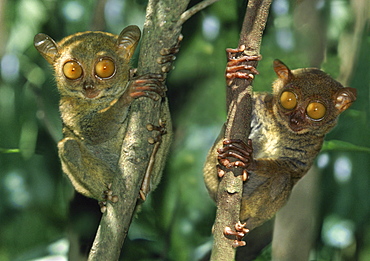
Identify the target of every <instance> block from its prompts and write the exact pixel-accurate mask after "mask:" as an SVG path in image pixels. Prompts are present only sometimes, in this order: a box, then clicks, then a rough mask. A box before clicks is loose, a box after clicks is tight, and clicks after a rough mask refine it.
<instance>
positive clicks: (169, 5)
mask: <svg viewBox="0 0 370 261" xmlns="http://www.w3.org/2000/svg"><path fill="white" fill-rule="evenodd" d="M189 1H190V0H149V2H148V6H147V11H146V21H145V24H144V28H143V37H142V42H141V49H140V57H139V63H138V68H137V74H138V75H143V74H146V73H157V74H159V73H163V74H164V78H166V73H167V72H168V71H170V69H171V68H172V63H171V62H169V63H165V64H163V63H162V64H161V63H159V62H158V58H160V56H161V51H162V50H164V49H167V50H169V49H171V48H172V47H173V46H174V45H175V44H176V43H177V41H178V37H179V35H180V32H181V27H182V23H183V22H185V20H186V19H187V18H189V17H190V16H188V17H187V18H186V19H184V18H182V19H181V22H178V21H179V20H180V16H181V15H182V14H183V13H184V11H185V10H186V7H187V5H188V3H189ZM204 7H205V6H204ZM198 10H201V8H200V9H198ZM128 119H129V122H128V128H127V132H126V137H125V138H124V141H123V145H122V151H121V158H120V166H119V167H120V169H121V176H117V177H115V179H114V180H113V183H112V189H113V190H114V194H117V195H118V197H119V201H118V202H117V203H115V204H108V205H107V210H106V212H105V213H104V214H103V216H102V220H101V222H100V225H99V228H98V232H97V235H96V238H95V241H94V243H93V247H92V249H91V250H90V255H89V260H112V261H114V260H118V258H119V255H120V251H121V248H122V245H123V242H124V240H125V237H126V235H127V232H128V229H129V226H130V223H131V219H132V216H133V214H134V211H135V208H136V205H137V199H138V196H139V190H140V187H141V184H142V181H143V178H144V174H145V172H146V170H147V168H148V165H149V161H151V155H152V152H153V149H154V146H156V145H153V144H150V143H149V142H148V138H152V137H153V135H155V134H153V133H151V132H149V131H148V130H147V128H146V126H147V124H148V123H150V124H152V125H158V123H159V120H160V119H166V128H167V134H166V138H163V139H162V143H161V144H160V146H163V147H169V143H170V142H171V139H170V138H169V137H170V136H171V132H172V126H171V121H170V115H169V110H168V102H167V99H166V98H165V99H162V100H159V101H153V100H152V99H148V98H139V99H137V100H135V101H134V102H133V103H132V105H131V107H130V114H129V115H128ZM157 145H158V144H157ZM159 150H161V148H159ZM159 156H160V159H159V160H160V162H161V163H162V165H163V164H164V162H165V157H166V155H159Z"/></svg>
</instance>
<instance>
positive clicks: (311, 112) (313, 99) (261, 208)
mask: <svg viewBox="0 0 370 261" xmlns="http://www.w3.org/2000/svg"><path fill="white" fill-rule="evenodd" d="M233 63H235V62H233ZM229 64H230V63H229ZM229 66H230V65H229ZM233 68H234V69H235V66H234V67H233ZM239 68H240V70H243V69H245V68H243V67H242V66H239ZM274 70H275V72H276V74H277V76H278V79H277V80H276V81H275V82H274V83H273V93H272V94H270V93H254V95H253V106H254V110H253V113H252V122H251V134H250V136H249V141H248V144H245V143H244V142H242V141H240V140H222V138H218V140H217V141H216V143H215V144H214V146H213V148H211V150H210V152H209V154H208V157H207V161H206V164H205V167H204V179H205V183H206V186H207V189H208V191H209V193H210V195H211V197H212V198H213V199H214V200H216V194H217V188H218V184H219V180H220V178H222V175H223V173H224V172H225V171H226V170H227V169H230V168H234V167H238V168H243V169H244V173H245V174H246V173H248V178H246V180H245V181H244V185H243V195H242V202H241V204H242V205H241V212H240V221H241V222H242V223H245V224H241V223H239V224H237V225H236V227H235V228H236V230H237V232H236V233H235V232H232V231H230V229H229V228H227V229H226V230H225V234H229V235H230V234H233V235H235V236H236V238H237V243H238V242H239V243H240V245H244V244H243V242H241V241H240V240H241V238H242V237H243V235H244V233H245V232H247V229H245V228H248V229H249V230H251V229H254V228H256V227H258V226H260V225H262V224H263V223H264V222H265V221H267V220H269V219H271V218H272V217H273V216H274V215H275V213H276V212H277V211H278V210H279V209H280V208H281V207H282V206H283V205H284V204H285V203H286V201H287V200H288V197H289V194H290V192H291V190H292V188H293V186H294V185H295V184H296V183H297V182H298V181H299V179H300V178H302V176H303V175H305V174H306V173H307V171H308V170H309V168H310V167H311V165H312V164H313V162H314V159H315V157H316V156H317V154H318V153H319V151H320V149H321V146H322V144H323V141H324V136H325V134H327V133H328V132H329V131H330V130H331V129H332V128H333V127H334V126H335V125H336V123H337V118H338V116H339V114H341V113H342V112H343V111H345V110H346V109H347V108H348V107H349V106H350V105H351V104H352V103H353V102H354V101H355V100H356V90H355V89H353V88H350V87H346V88H345V87H343V86H342V85H341V84H340V83H339V82H337V81H335V80H334V79H333V78H331V77H330V76H329V75H327V74H326V73H324V72H323V71H321V70H319V69H314V68H306V69H297V70H290V69H289V68H288V67H287V66H286V65H285V64H283V63H282V62H281V61H279V60H275V61H274ZM229 71H230V72H232V73H233V74H231V77H237V78H248V77H252V76H250V75H248V74H245V73H243V72H238V73H235V72H234V71H235V70H233V69H231V70H230V68H227V72H229ZM223 134H224V131H221V134H220V137H223V136H224V135H223Z"/></svg>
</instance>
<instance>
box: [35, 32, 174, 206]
mask: <svg viewBox="0 0 370 261" xmlns="http://www.w3.org/2000/svg"><path fill="white" fill-rule="evenodd" d="M140 35H141V33H140V29H139V28H138V27H137V26H128V27H126V28H125V29H123V30H122V32H121V33H120V35H119V36H118V35H113V34H110V33H105V32H83V33H76V34H73V35H70V36H68V37H66V38H64V39H62V40H61V41H60V42H58V43H56V42H55V41H54V40H53V39H52V38H51V37H49V36H47V35H45V34H37V35H36V36H35V40H34V44H35V47H36V49H37V50H38V51H39V52H40V53H41V55H42V56H43V57H44V58H45V59H46V60H47V61H48V62H49V63H50V64H51V65H53V67H54V70H55V79H56V82H57V86H58V91H59V93H60V105H59V109H60V113H61V118H62V121H63V135H64V138H63V139H62V140H61V141H60V142H59V143H58V150H59V157H60V159H61V163H62V168H63V171H64V173H65V174H67V176H68V177H69V179H70V180H71V182H72V184H73V186H74V187H75V189H76V190H77V191H78V192H80V193H81V194H83V195H85V196H87V197H92V198H95V199H97V200H98V201H99V202H102V211H104V210H105V207H104V204H105V203H106V200H111V201H113V202H115V201H117V200H118V198H117V197H116V196H113V195H112V191H111V187H110V186H111V182H112V180H113V177H114V176H115V175H120V174H119V173H120V168H119V165H120V164H124V163H122V162H120V155H121V151H122V150H123V149H124V148H122V142H123V139H124V137H125V135H126V128H127V123H128V120H127V117H128V114H129V109H130V104H131V103H132V101H133V100H134V99H136V98H139V97H149V98H151V99H154V100H158V99H162V98H163V97H165V91H166V90H165V86H164V85H163V75H157V74H148V75H143V76H139V77H133V72H132V70H130V59H131V57H132V55H133V54H134V51H135V48H136V46H137V45H138V42H139V39H140ZM167 58H168V57H167ZM168 60H170V59H167V61H168ZM167 116H168V115H167ZM162 122H166V119H163V121H162ZM153 124H154V123H153ZM148 127H149V129H148V130H150V131H153V130H158V131H159V132H160V134H164V135H163V139H169V138H170V133H168V132H167V133H165V131H164V130H163V128H164V126H162V127H163V128H156V127H155V126H154V125H150V124H149V125H148ZM144 128H145V126H144ZM168 131H170V130H168ZM165 143H167V142H165ZM167 149H168V148H166V147H163V146H162V147H161V148H160V150H161V151H160V153H161V154H166V151H167ZM160 161H161V160H159V162H155V163H154V164H155V165H157V167H156V168H153V169H154V170H156V171H154V173H152V174H151V176H146V177H145V178H146V179H149V180H144V182H143V184H144V183H145V184H146V185H145V188H142V190H141V197H142V198H145V195H146V193H148V192H149V189H151V190H153V189H154V188H155V187H156V185H157V184H158V182H159V180H160V176H161V173H160V172H161V169H160V167H158V166H160V164H161V162H160ZM147 184H149V185H150V186H148V185H147ZM149 187H150V188H149ZM112 190H113V188H112Z"/></svg>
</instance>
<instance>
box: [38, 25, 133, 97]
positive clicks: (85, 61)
mask: <svg viewBox="0 0 370 261" xmlns="http://www.w3.org/2000/svg"><path fill="white" fill-rule="evenodd" d="M139 39H140V29H139V28H138V27H137V26H133V25H131V26H128V27H126V28H125V29H123V30H122V32H121V33H120V35H119V36H117V35H113V34H109V33H104V32H83V33H76V34H73V35H70V36H68V37H66V38H64V39H63V40H61V41H60V42H58V43H56V42H55V41H54V40H53V39H52V38H51V37H49V36H48V35H46V34H37V35H36V36H35V39H34V45H35V47H36V49H37V50H38V51H39V52H40V53H41V55H42V56H43V57H44V58H45V59H46V60H47V61H48V62H49V63H50V64H51V65H53V67H54V70H55V75H56V79H57V84H58V89H59V92H60V94H61V95H62V96H73V97H80V98H82V99H98V98H100V97H105V96H116V95H117V94H119V93H120V92H123V91H124V90H125V88H126V86H116V84H121V85H122V83H127V81H128V78H129V68H130V67H129V61H130V59H131V57H132V55H133V53H134V51H135V48H136V46H137V44H138V42H139Z"/></svg>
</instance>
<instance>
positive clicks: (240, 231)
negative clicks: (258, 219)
mask: <svg viewBox="0 0 370 261" xmlns="http://www.w3.org/2000/svg"><path fill="white" fill-rule="evenodd" d="M245 225H246V224H245V223H241V222H240V221H238V222H237V223H236V224H235V231H233V230H232V229H231V228H230V227H225V229H224V235H225V236H226V237H227V236H235V237H236V239H235V240H234V242H233V247H240V246H245V245H246V243H245V241H243V240H242V239H243V237H244V236H245V235H246V234H247V233H248V232H249V229H248V228H246V227H245Z"/></svg>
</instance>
